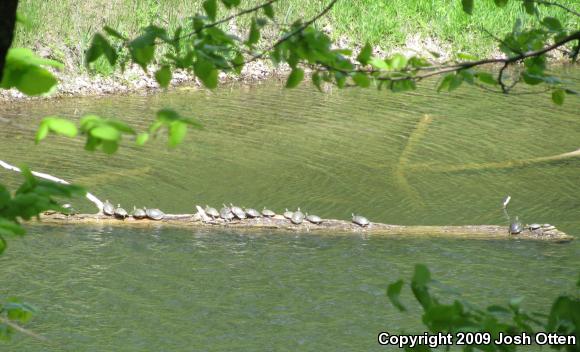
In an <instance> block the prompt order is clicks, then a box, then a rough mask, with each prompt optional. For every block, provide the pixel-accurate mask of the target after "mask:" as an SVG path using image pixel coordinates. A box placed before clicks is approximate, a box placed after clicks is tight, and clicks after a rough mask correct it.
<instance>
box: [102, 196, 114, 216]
mask: <svg viewBox="0 0 580 352" xmlns="http://www.w3.org/2000/svg"><path fill="white" fill-rule="evenodd" d="M103 214H105V215H109V216H113V215H115V207H114V206H113V204H111V203H110V202H109V201H108V200H106V201H105V203H103Z"/></svg>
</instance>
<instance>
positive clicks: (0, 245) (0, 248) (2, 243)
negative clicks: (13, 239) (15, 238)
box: [0, 236, 6, 254]
mask: <svg viewBox="0 0 580 352" xmlns="http://www.w3.org/2000/svg"><path fill="white" fill-rule="evenodd" d="M5 250H6V240H4V238H3V237H2V236H0V254H2V253H4V251H5Z"/></svg>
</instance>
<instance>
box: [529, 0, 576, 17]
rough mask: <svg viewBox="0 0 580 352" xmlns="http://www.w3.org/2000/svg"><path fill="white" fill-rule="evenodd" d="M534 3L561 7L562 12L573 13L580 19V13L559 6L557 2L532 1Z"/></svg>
mask: <svg viewBox="0 0 580 352" xmlns="http://www.w3.org/2000/svg"><path fill="white" fill-rule="evenodd" d="M532 1H533V2H535V3H536V4H540V5H546V6H556V7H559V8H561V9H562V10H564V11H566V12H569V13H571V14H573V15H576V16H578V17H580V12H577V11H574V10H572V9H571V8H569V7H566V6H564V5H562V4H559V3H557V2H551V1H543V0H532Z"/></svg>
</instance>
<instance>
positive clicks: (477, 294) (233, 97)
mask: <svg viewBox="0 0 580 352" xmlns="http://www.w3.org/2000/svg"><path fill="white" fill-rule="evenodd" d="M566 76H567V78H568V79H570V80H571V82H572V84H576V85H578V82H579V79H578V78H579V77H580V73H579V71H578V70H575V71H574V70H571V71H570V72H566ZM434 84H435V82H427V83H424V84H423V86H422V88H421V89H419V90H418V91H416V92H413V93H410V94H405V95H394V94H391V93H388V92H378V91H374V90H359V89H351V90H344V91H331V92H328V93H326V94H320V93H318V92H317V91H315V90H313V89H312V88H311V87H309V86H308V85H303V86H301V87H299V88H297V89H294V90H285V89H283V88H281V85H280V84H279V83H277V82H267V83H264V84H260V85H257V86H252V87H247V86H236V85H234V86H229V87H225V88H220V89H218V90H216V91H215V92H207V91H196V90H175V91H171V92H167V93H160V94H155V95H148V96H138V95H135V96H115V97H102V98H69V99H60V100H48V101H35V102H25V103H5V104H3V105H2V106H1V107H0V116H1V117H2V118H3V120H2V121H1V122H0V159H2V160H5V161H7V162H9V163H12V164H28V165H29V166H30V167H31V168H32V169H33V170H38V171H44V172H48V173H51V174H54V175H57V176H59V177H62V178H64V179H67V180H69V181H73V182H76V183H79V184H82V185H84V186H85V187H87V188H88V189H89V190H90V191H91V192H93V193H95V194H96V195H97V196H99V197H101V198H103V199H109V200H111V201H113V202H115V203H121V204H123V205H124V206H125V207H126V208H132V206H133V204H135V205H138V206H148V207H154V206H155V207H160V208H161V209H163V210H165V211H166V212H168V213H186V212H187V213H191V212H192V211H193V207H194V205H195V204H200V205H205V204H210V205H214V206H216V207H218V206H220V205H221V204H222V203H224V202H227V203H229V202H233V203H236V204H239V205H242V206H252V207H255V208H259V209H261V208H262V207H264V206H268V207H270V208H272V209H273V210H276V211H278V212H281V211H283V210H284V209H285V208H290V209H293V208H296V207H301V208H302V209H303V210H306V211H309V212H311V213H316V214H318V215H320V216H322V217H325V218H341V219H348V218H349V216H350V214H351V213H352V212H355V213H361V214H363V215H365V216H367V217H368V218H369V219H370V220H371V221H376V222H386V223H397V224H409V225H413V224H432V225H446V224H505V223H506V220H505V218H504V217H503V214H502V212H501V209H500V202H501V200H502V198H503V197H504V196H505V195H507V194H510V195H511V196H512V197H513V199H512V203H511V204H510V213H511V214H512V215H519V216H520V218H522V219H523V221H524V222H540V223H547V222H549V223H552V224H555V225H557V226H558V228H560V229H562V230H564V231H565V232H567V233H569V234H571V235H574V236H578V234H580V158H568V159H562V160H555V161H534V160H537V158H541V157H550V156H554V155H558V154H562V153H567V152H571V151H574V150H576V149H578V148H579V147H580V143H579V141H580V119H579V117H580V113H579V112H580V100H579V99H577V98H574V97H569V98H568V100H567V102H566V104H565V105H564V106H561V107H560V106H555V105H553V104H552V103H551V102H550V100H549V96H548V95H546V94H541V95H510V96H503V95H501V94H488V93H484V92H482V91H481V90H478V89H468V88H467V89H461V90H460V91H459V92H457V93H454V94H440V95H439V94H437V93H435V92H434V90H433V85H434ZM163 107H172V108H174V109H176V110H177V111H179V112H180V113H181V114H182V115H185V116H194V117H197V118H199V119H200V120H201V121H202V122H203V124H204V126H205V129H204V130H202V131H193V132H190V133H189V134H188V137H187V140H186V142H185V143H184V144H183V145H181V146H179V147H178V148H177V149H174V150H169V149H168V148H167V147H166V145H165V143H166V139H165V137H164V136H159V138H157V139H156V140H155V141H153V142H152V143H150V144H148V145H147V146H145V147H143V148H139V147H136V146H134V145H133V144H132V143H131V141H129V140H127V141H126V142H125V143H123V146H122V147H121V149H120V150H119V152H118V153H117V154H115V155H113V156H107V155H104V154H103V153H89V152H86V151H83V150H82V147H83V143H84V142H83V140H82V139H80V138H79V139H76V140H70V139H66V138H60V137H54V136H51V137H49V138H48V139H47V140H46V141H44V142H42V143H41V144H40V145H38V146H35V145H34V142H33V139H34V130H35V127H36V126H37V125H38V122H39V121H40V119H41V118H42V117H43V116H46V115H51V114H58V115H60V116H65V117H68V118H71V119H78V118H80V117H81V116H82V115H84V114H87V113H96V114H100V115H102V116H114V117H117V118H121V119H123V120H125V121H127V122H129V123H131V124H132V125H134V126H138V127H140V128H141V129H144V128H146V126H147V124H148V122H149V121H151V120H152V118H153V116H154V113H155V111H156V110H157V109H160V108H163ZM509 162H513V163H512V164H510V163H509ZM0 177H2V180H3V181H4V182H6V183H8V184H11V185H16V184H17V182H18V181H19V177H18V176H17V175H13V174H12V173H9V172H7V171H2V170H0ZM75 205H76V206H77V207H78V208H80V209H81V210H83V211H93V208H92V207H91V204H90V203H87V202H86V201H83V200H80V199H79V200H77V201H76V202H75ZM579 258H580V245H579V244H578V241H573V242H572V243H569V244H554V243H544V242H534V241H519V240H453V239H445V238H416V237H403V236H389V237H378V236H366V235H353V234H333V235H313V234H311V233H283V232H280V233H279V232H268V231H264V232H258V233H256V232H250V233H248V232H244V231H232V230H227V229H220V230H215V231H205V230H204V231H201V230H198V229H175V228H163V227H159V228H155V229H147V230H144V229H131V228H124V229H123V228H118V227H115V228H113V227H108V226H94V227H93V226H62V227H49V226H46V227H44V226H31V227H30V229H29V235H28V236H26V237H25V238H22V239H17V240H15V239H11V240H10V242H9V248H8V250H7V251H6V253H5V254H4V255H3V256H2V257H0V267H1V268H2V270H0V282H1V283H2V284H1V286H0V296H2V297H6V296H7V295H16V296H19V297H22V298H25V300H26V301H27V302H30V303H32V304H33V305H35V306H37V307H38V308H39V313H38V314H37V316H36V317H35V318H34V320H33V321H32V322H31V323H30V324H28V325H27V327H28V328H30V329H31V330H33V331H35V332H36V333H39V334H41V335H43V336H46V337H47V338H48V339H49V341H50V342H49V343H44V342H39V341H35V340H32V339H30V338H28V337H23V336H17V337H16V338H15V339H14V341H13V342H11V343H10V344H8V345H0V350H7V351H12V350H13V351H283V350H288V351H296V350H304V351H366V350H383V349H384V348H381V347H380V346H378V344H377V343H376V335H377V333H378V332H379V331H389V332H400V331H403V330H405V331H413V332H418V333H421V332H423V331H424V328H423V327H422V326H421V324H420V311H419V310H418V309H417V308H416V307H415V305H414V304H412V299H411V295H410V293H409V292H408V291H407V292H405V293H404V297H403V299H404V300H405V302H406V303H408V304H409V306H410V307H411V311H410V313H408V314H401V313H399V312H397V311H396V310H395V309H394V308H393V307H392V306H391V305H390V304H389V302H388V300H387V298H386V297H385V289H386V287H387V285H388V284H389V283H390V282H392V281H394V280H396V279H398V278H400V277H403V278H410V276H411V274H412V272H413V267H414V264H415V263H419V262H421V263H425V264H428V265H429V267H430V268H431V269H432V271H433V275H434V277H435V278H436V279H438V280H439V281H440V282H441V283H442V285H444V286H449V287H453V288H455V289H457V291H458V292H461V298H463V299H466V300H469V301H471V302H475V303H477V304H480V305H488V304H494V303H505V302H506V301H507V300H508V299H509V298H510V297H515V296H523V297H525V300H524V303H523V304H524V307H525V308H527V309H530V310H540V311H544V312H546V311H547V310H548V307H549V304H550V303H551V302H552V301H553V299H554V298H555V297H556V296H557V295H558V294H560V293H566V292H573V290H574V284H575V281H576V279H577V275H578V273H579V270H578V269H579V263H580V260H579ZM442 295H446V297H449V298H450V299H451V298H453V297H455V296H453V295H452V294H449V293H447V294H446V293H442Z"/></svg>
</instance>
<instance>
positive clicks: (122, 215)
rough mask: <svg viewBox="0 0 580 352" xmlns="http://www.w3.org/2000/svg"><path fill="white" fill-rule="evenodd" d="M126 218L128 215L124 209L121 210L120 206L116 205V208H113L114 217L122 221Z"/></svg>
mask: <svg viewBox="0 0 580 352" xmlns="http://www.w3.org/2000/svg"><path fill="white" fill-rule="evenodd" d="M128 216H129V213H127V211H126V210H125V209H123V208H121V204H117V207H116V208H115V217H116V218H120V219H123V220H124V219H125V218H126V217H128Z"/></svg>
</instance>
